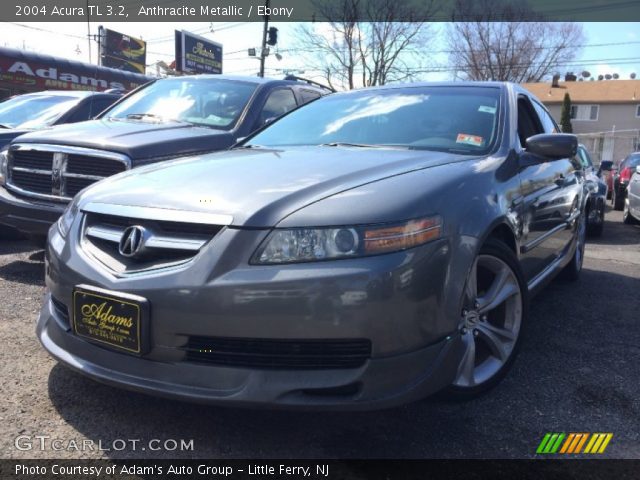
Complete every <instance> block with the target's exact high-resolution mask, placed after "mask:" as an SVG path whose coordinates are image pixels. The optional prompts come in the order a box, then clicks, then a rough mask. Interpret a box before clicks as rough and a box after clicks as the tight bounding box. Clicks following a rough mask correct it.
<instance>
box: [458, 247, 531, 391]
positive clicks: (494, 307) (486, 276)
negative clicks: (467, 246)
mask: <svg viewBox="0 0 640 480" xmlns="http://www.w3.org/2000/svg"><path fill="white" fill-rule="evenodd" d="M463 297H464V298H463V300H462V306H463V307H462V312H461V314H462V317H463V318H462V328H461V330H460V334H461V337H462V342H463V344H464V347H465V351H464V354H463V356H462V359H461V360H460V364H459V365H458V371H457V374H456V378H455V380H454V381H453V384H452V385H451V386H449V387H448V388H447V390H446V391H445V394H446V396H448V397H449V398H453V399H457V400H466V399H471V398H475V397H477V396H479V395H481V394H483V393H485V392H486V391H488V390H490V389H491V388H493V387H494V386H496V385H497V384H498V383H499V382H500V381H501V380H502V379H503V378H504V376H505V375H506V374H507V372H508V371H509V369H510V368H511V366H512V364H513V361H514V359H515V357H516V354H517V352H518V349H519V347H520V339H521V338H522V331H523V327H524V325H525V324H526V320H527V315H528V307H529V296H528V289H527V284H526V282H525V281H524V276H523V274H522V271H521V268H520V264H519V262H518V259H517V257H516V256H515V254H514V253H513V251H512V250H511V249H510V248H509V247H508V246H507V245H505V244H504V243H502V242H500V241H498V240H494V239H489V240H488V241H487V242H486V243H485V245H484V246H483V247H482V248H481V249H480V252H479V254H478V256H477V257H476V259H475V260H474V263H473V266H472V268H471V271H470V272H469V276H468V278H467V281H466V287H465V292H464V295H463Z"/></svg>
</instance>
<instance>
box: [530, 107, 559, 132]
mask: <svg viewBox="0 0 640 480" xmlns="http://www.w3.org/2000/svg"><path fill="white" fill-rule="evenodd" d="M533 108H535V109H536V113H537V114H538V117H539V118H540V121H541V122H542V128H544V132H545V133H558V132H559V131H560V129H559V128H558V126H557V125H556V122H555V121H554V120H553V118H552V117H551V115H550V114H549V112H548V111H547V109H546V108H544V107H543V106H542V105H540V104H539V103H538V102H533Z"/></svg>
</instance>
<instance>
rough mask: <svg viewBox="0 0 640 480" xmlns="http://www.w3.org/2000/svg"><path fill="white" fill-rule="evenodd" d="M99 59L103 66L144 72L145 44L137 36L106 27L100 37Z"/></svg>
mask: <svg viewBox="0 0 640 480" xmlns="http://www.w3.org/2000/svg"><path fill="white" fill-rule="evenodd" d="M101 59H102V65H103V66H104V67H110V68H117V69H118V70H125V71H127V72H134V73H142V74H144V72H145V68H146V60H147V44H146V42H145V41H144V40H141V39H139V38H133V37H130V36H129V35H125V34H124V33H119V32H114V31H113V30H108V29H106V30H105V34H104V37H103V39H102V52H101Z"/></svg>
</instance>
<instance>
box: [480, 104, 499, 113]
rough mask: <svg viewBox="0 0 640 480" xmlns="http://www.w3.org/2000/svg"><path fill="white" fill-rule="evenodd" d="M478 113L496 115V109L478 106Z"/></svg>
mask: <svg viewBox="0 0 640 480" xmlns="http://www.w3.org/2000/svg"><path fill="white" fill-rule="evenodd" d="M478 111H479V112H484V113H496V107H488V106H486V105H480V108H478Z"/></svg>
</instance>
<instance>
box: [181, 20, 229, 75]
mask: <svg viewBox="0 0 640 480" xmlns="http://www.w3.org/2000/svg"><path fill="white" fill-rule="evenodd" d="M176 70H178V71H181V72H187V73H222V44H220V43H217V42H212V41H211V40H208V39H206V38H203V37H200V36H198V35H194V34H193V33H189V32H185V31H184V30H182V31H178V30H176Z"/></svg>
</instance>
